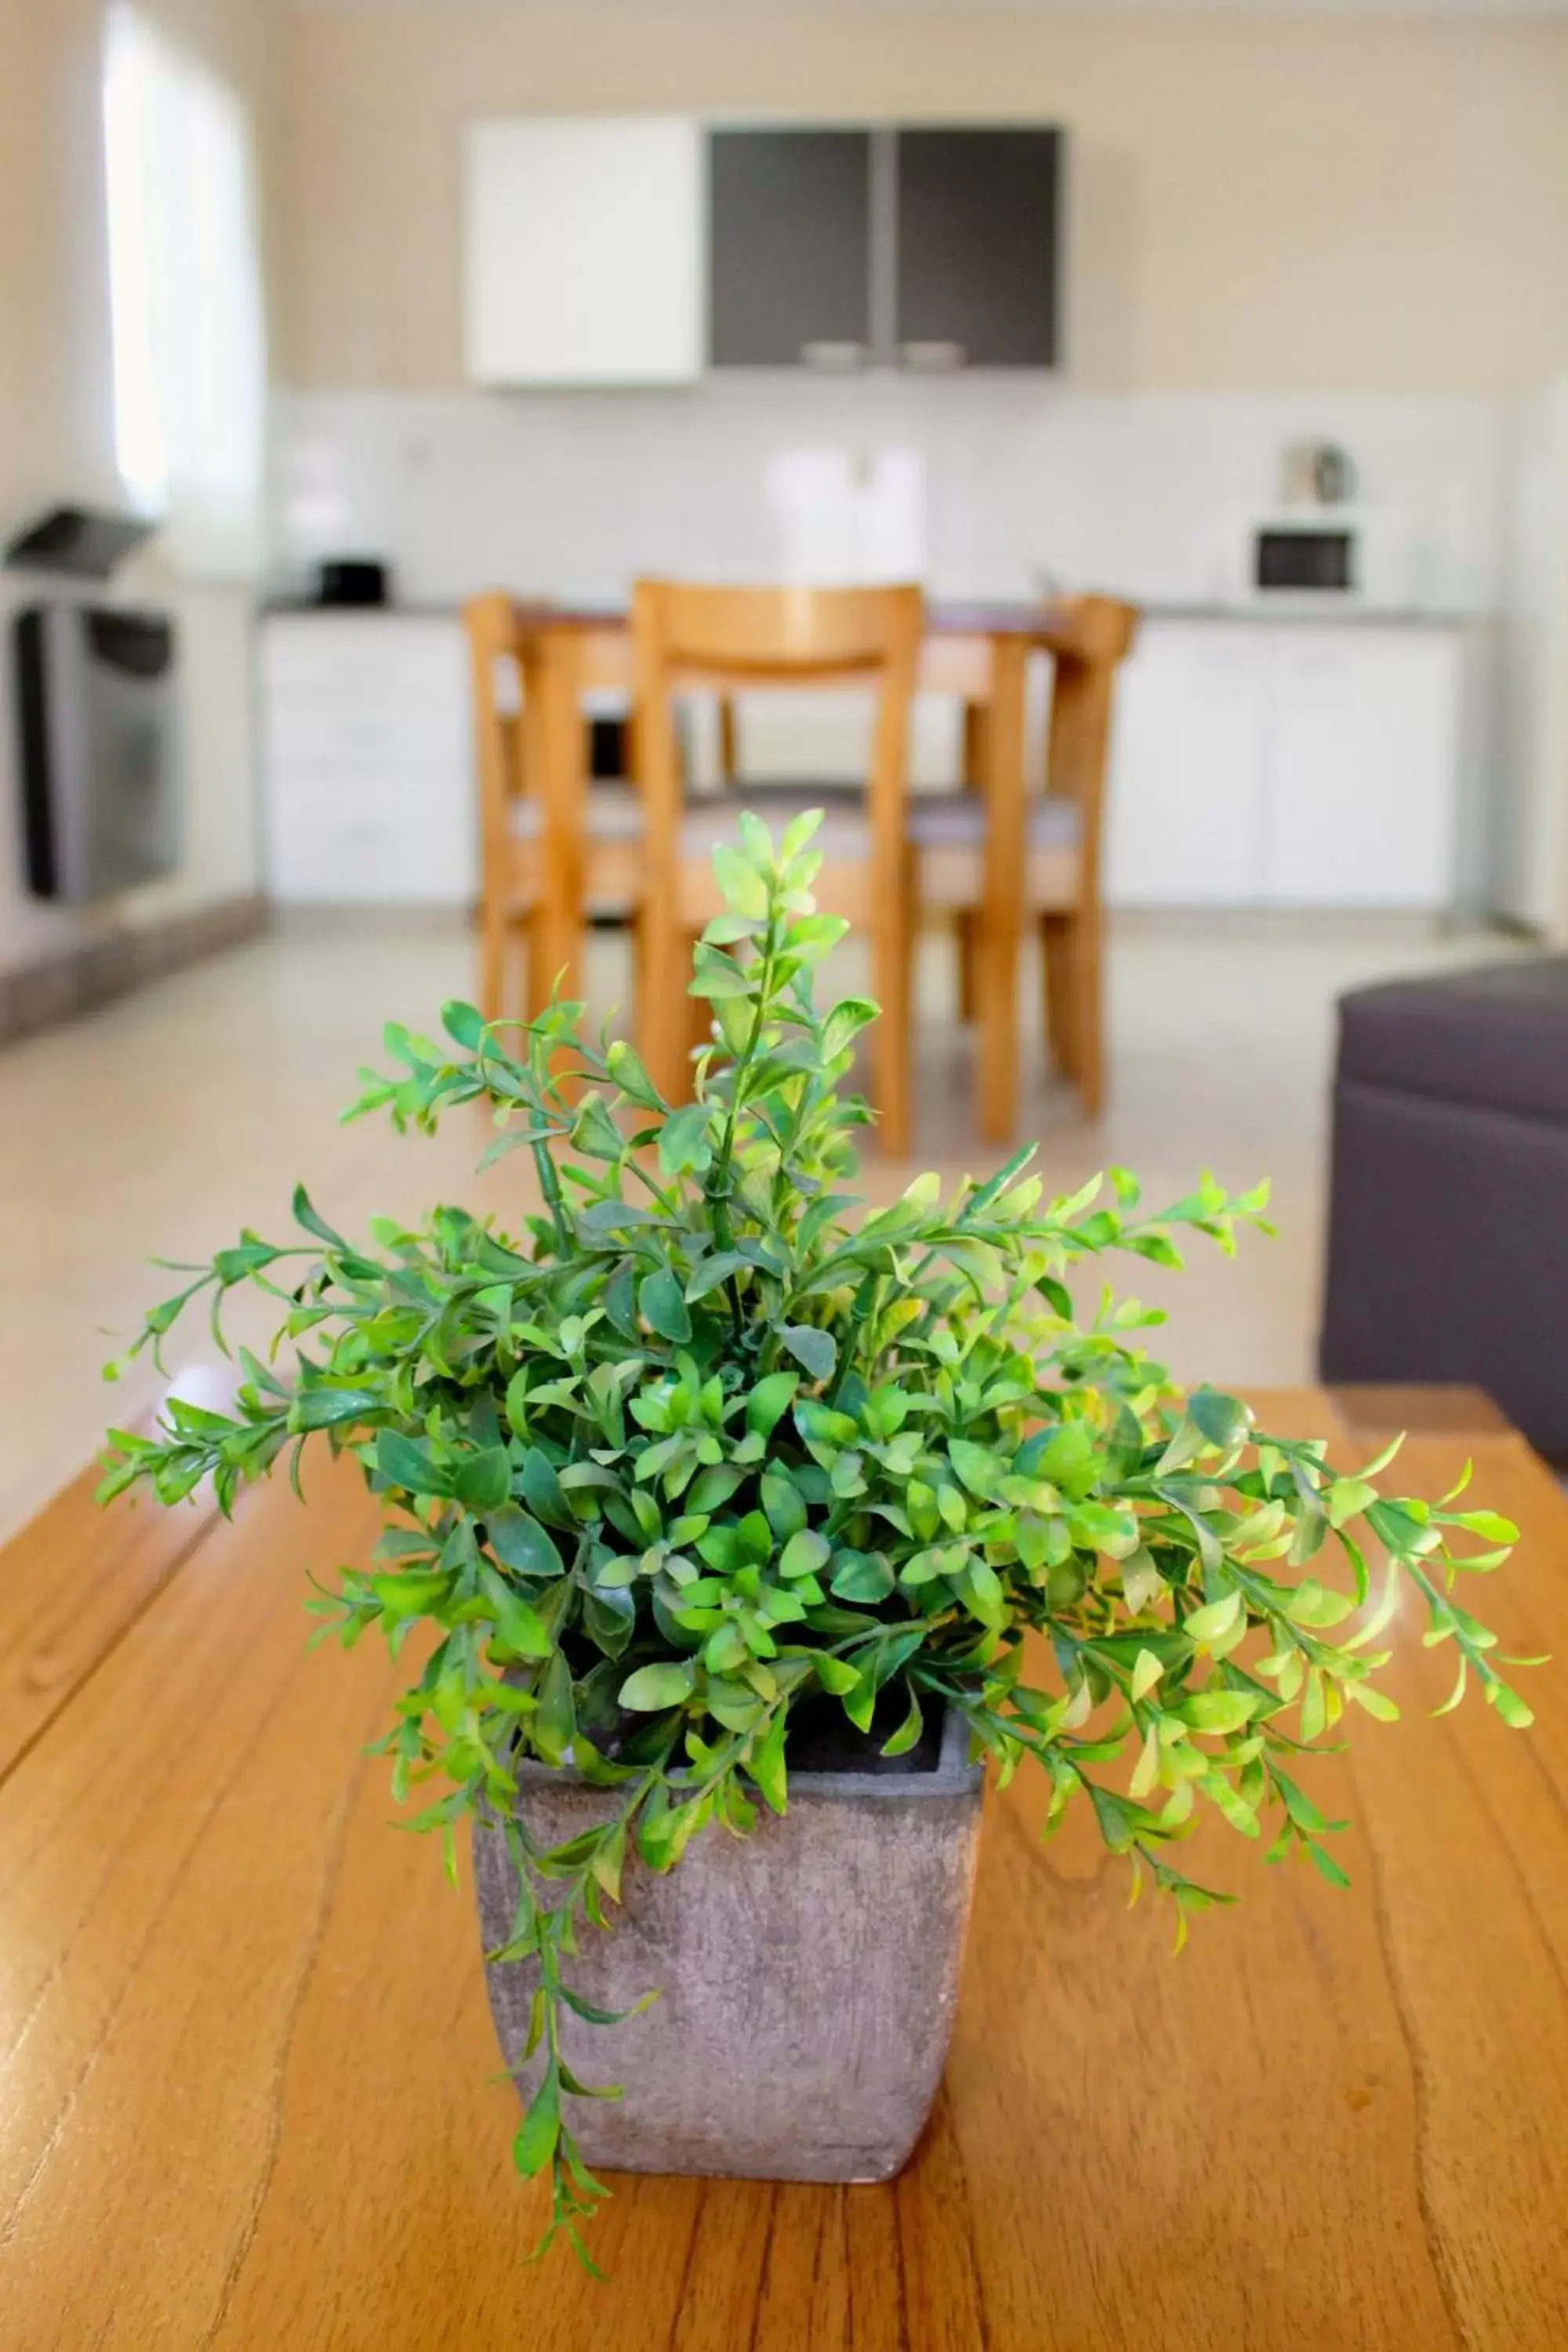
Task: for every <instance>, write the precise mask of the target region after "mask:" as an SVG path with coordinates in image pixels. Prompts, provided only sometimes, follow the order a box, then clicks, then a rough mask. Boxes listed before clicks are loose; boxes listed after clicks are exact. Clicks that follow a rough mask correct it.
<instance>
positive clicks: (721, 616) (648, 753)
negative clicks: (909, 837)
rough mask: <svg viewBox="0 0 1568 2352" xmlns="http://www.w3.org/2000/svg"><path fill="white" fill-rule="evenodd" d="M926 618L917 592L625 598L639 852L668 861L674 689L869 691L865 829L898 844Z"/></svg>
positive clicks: (643, 583)
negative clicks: (856, 682)
mask: <svg viewBox="0 0 1568 2352" xmlns="http://www.w3.org/2000/svg"><path fill="white" fill-rule="evenodd" d="M923 616H924V607H923V602H922V599H921V592H920V589H919V588H918V587H914V586H907V585H898V586H891V587H879V588H805V587H802V588H789V587H784V588H725V587H709V586H700V585H695V584H692V583H688V582H685V581H673V580H639V581H638V583H637V588H636V590H635V592H634V595H633V603H632V630H633V639H634V655H635V675H636V711H637V744H638V752H639V771H640V777H641V782H642V786H643V792H644V795H645V799H646V803H647V809H646V814H647V828H648V845H649V849H650V852H651V853H652V854H653V855H654V856H669V855H673V851H674V845H675V836H676V829H677V827H678V824H679V813H680V797H681V787H680V771H679V758H678V753H677V742H676V733H675V704H674V696H675V690H676V688H679V687H681V686H687V687H690V686H694V685H700V686H708V687H716V688H721V689H722V688H727V687H729V688H732V687H735V686H737V685H744V684H747V683H750V684H752V685H754V686H767V687H770V688H773V687H796V686H798V687H802V688H810V687H814V686H825V685H842V684H845V683H846V682H847V681H849V680H852V679H855V678H864V679H866V680H867V681H868V683H873V684H874V685H875V688H876V692H877V725H876V736H875V744H874V749H873V753H872V767H871V774H870V776H869V778H868V803H869V814H870V819H871V824H872V830H873V833H874V835H876V836H877V838H878V840H879V841H880V842H883V843H885V844H887V845H889V846H891V845H896V844H897V842H898V841H899V840H900V838H901V835H902V830H903V802H904V791H905V783H906V775H907V769H908V764H909V724H910V698H911V697H912V695H913V691H914V681H915V669H916V665H917V663H918V661H919V658H920V644H921V629H922V626H923Z"/></svg>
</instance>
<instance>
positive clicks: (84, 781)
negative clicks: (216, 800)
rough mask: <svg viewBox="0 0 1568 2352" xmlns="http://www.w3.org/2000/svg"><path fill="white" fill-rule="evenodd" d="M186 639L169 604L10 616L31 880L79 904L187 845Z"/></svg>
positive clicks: (121, 886) (156, 871)
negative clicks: (181, 657) (181, 646)
mask: <svg viewBox="0 0 1568 2352" xmlns="http://www.w3.org/2000/svg"><path fill="white" fill-rule="evenodd" d="M177 651H178V646H177V640H176V636H175V631H174V623H173V622H172V621H171V620H170V619H169V618H168V616H167V615H166V614H162V613H140V612H133V611H131V610H127V609H121V608H120V607H117V606H112V605H102V606H94V605H89V604H30V605H27V606H25V607H24V608H23V610H22V611H20V612H19V613H17V614H16V615H15V616H14V618H13V622H12V658H13V664H14V667H15V676H16V713H17V731H18V735H19V738H20V741H19V746H18V749H19V753H20V758H19V761H18V766H19V772H20V776H21V784H22V817H23V829H24V833H25V836H26V869H27V887H28V888H29V889H30V890H31V891H32V892H33V894H34V896H35V897H36V898H55V899H60V900H64V901H65V902H67V903H68V904H70V905H82V904H85V903H87V902H88V901H89V900H91V899H94V898H111V897H112V896H114V895H115V893H117V892H119V891H121V890H125V889H128V888H130V887H131V886H132V884H133V883H137V882H146V881H150V880H152V879H153V877H154V876H156V875H160V874H169V873H172V872H173V871H174V867H175V866H176V865H177V863H178V861H179V854H180V779H179V709H178V667H177V658H176V656H177Z"/></svg>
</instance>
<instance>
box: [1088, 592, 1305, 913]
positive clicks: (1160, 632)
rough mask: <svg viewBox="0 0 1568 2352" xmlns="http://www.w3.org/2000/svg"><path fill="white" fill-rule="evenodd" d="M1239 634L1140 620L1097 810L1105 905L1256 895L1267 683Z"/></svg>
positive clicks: (1219, 902) (1204, 902)
mask: <svg viewBox="0 0 1568 2352" xmlns="http://www.w3.org/2000/svg"><path fill="white" fill-rule="evenodd" d="M1247 634H1248V633H1247V632H1245V631H1241V630H1237V628H1235V627H1233V626H1231V625H1228V624H1226V623H1225V622H1223V621H1220V622H1215V623H1213V624H1212V625H1201V626H1200V625H1192V626H1188V625H1186V624H1183V625H1180V626H1164V625H1160V624H1158V623H1155V624H1152V625H1150V626H1149V627H1148V628H1147V629H1146V630H1145V632H1144V634H1143V636H1142V639H1141V641H1140V643H1139V646H1138V648H1137V650H1136V652H1135V653H1134V654H1133V655H1132V656H1131V659H1130V660H1129V661H1128V662H1127V664H1126V665H1125V667H1123V669H1122V672H1121V678H1120V680H1119V681H1118V685H1117V694H1116V716H1115V721H1114V731H1113V735H1112V745H1113V750H1112V767H1111V777H1110V799H1109V803H1108V806H1107V810H1106V824H1107V838H1106V890H1107V894H1108V896H1109V898H1110V901H1111V904H1112V905H1114V906H1118V907H1161V906H1167V907H1168V906H1182V907H1235V906H1244V905H1246V904H1247V902H1248V901H1249V900H1251V899H1252V898H1255V897H1256V896H1257V891H1258V860H1259V844H1258V822H1259V816H1260V814H1261V812H1260V809H1259V804H1258V773H1259V770H1260V767H1261V763H1262V759H1263V735H1264V723H1265V717H1266V701H1267V695H1266V685H1267V680H1266V677H1265V674H1264V670H1263V667H1262V666H1261V665H1260V664H1259V662H1258V659H1257V656H1256V648H1255V647H1253V646H1249V645H1248V644H1247Z"/></svg>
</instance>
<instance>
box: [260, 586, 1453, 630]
mask: <svg viewBox="0 0 1568 2352" xmlns="http://www.w3.org/2000/svg"><path fill="white" fill-rule="evenodd" d="M1105 593H1107V594H1110V593H1117V592H1113V591H1110V590H1107V591H1106V592H1105ZM523 601H525V602H526V601H531V600H528V599H524V600H523ZM561 601H562V603H563V604H564V605H565V606H566V607H567V608H568V609H572V608H574V607H575V606H577V605H578V604H580V603H582V602H584V601H591V602H593V603H595V604H597V603H599V602H600V601H602V600H600V599H597V598H595V599H592V600H583V599H579V598H576V597H570V598H564V599H562V600H561ZM1127 601H1128V602H1129V603H1130V604H1134V605H1136V606H1137V609H1138V612H1139V613H1140V614H1141V615H1142V618H1143V619H1144V620H1145V621H1203V622H1237V623H1241V624H1243V625H1249V626H1253V627H1256V626H1258V625H1263V624H1272V625H1274V626H1276V627H1279V626H1282V625H1284V626H1289V627H1291V628H1295V627H1296V626H1298V625H1300V623H1302V622H1305V623H1308V624H1309V625H1320V626H1329V625H1333V626H1338V627H1341V628H1384V629H1468V628H1475V627H1478V626H1479V625H1482V624H1484V623H1485V622H1487V621H1488V620H1489V619H1490V618H1492V617H1493V616H1492V615H1491V614H1487V613H1481V612H1456V611H1452V610H1447V609H1443V608H1441V607H1438V606H1436V605H1430V604H1358V603H1356V602H1355V601H1354V600H1353V599H1350V600H1342V599H1339V598H1336V597H1333V596H1328V595H1325V596H1322V597H1321V598H1316V599H1313V598H1307V597H1301V596H1289V595H1281V596H1279V597H1278V598H1275V599H1272V600H1270V599H1266V598H1262V597H1259V598H1257V599H1255V600H1253V601H1250V602H1248V603H1246V604H1240V603H1236V604H1226V603H1224V602H1221V601H1218V600H1215V599H1208V600H1205V599H1203V598H1194V601H1193V602H1192V603H1190V604H1185V603H1182V602H1179V601H1176V600H1174V599H1171V598H1166V597H1152V598H1150V599H1149V600H1147V601H1146V602H1140V601H1139V599H1138V598H1137V597H1136V596H1131V597H1129V598H1128V600H1127ZM1024 602H1026V600H1025V599H1022V598H1019V597H1002V598H993V597H988V598H973V597H967V596H966V597H962V598H960V597H948V596H943V595H941V594H936V595H933V596H932V598H931V603H932V604H935V605H938V606H951V607H954V608H959V609H968V608H969V607H971V606H974V607H976V608H977V609H978V608H981V607H986V606H990V605H1003V606H1011V607H1017V606H1019V605H1021V604H1023V603H1024ZM462 610H463V608H462V605H461V604H460V603H458V602H456V601H454V602H452V603H445V602H440V601H433V602H425V601H422V600H419V599H413V600H410V601H407V602H404V603H400V604H309V603H306V602H305V601H304V600H303V599H301V598H294V597H271V598H268V600H267V601H266V602H265V603H264V604H262V607H261V611H262V614H263V615H264V617H266V618H267V619H268V620H276V619H283V620H319V621H342V620H348V621H375V620H387V621H456V620H458V619H459V618H460V617H461V614H462Z"/></svg>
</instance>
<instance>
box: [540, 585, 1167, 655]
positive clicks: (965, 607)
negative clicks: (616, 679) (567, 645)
mask: <svg viewBox="0 0 1568 2352" xmlns="http://www.w3.org/2000/svg"><path fill="white" fill-rule="evenodd" d="M513 610H514V611H515V612H516V614H517V615H518V617H519V619H520V620H521V622H522V623H523V625H525V627H531V628H533V629H535V630H537V631H539V632H546V631H563V632H565V633H567V634H574V633H585V634H587V635H595V634H596V633H598V632H602V631H609V632H613V633H618V632H619V631H621V630H627V629H629V628H630V625H631V615H630V612H629V609H628V607H627V606H626V605H625V604H552V603H546V602H541V601H536V600H534V599H532V598H529V597H521V598H519V599H518V600H517V602H516V604H514V607H513ZM1136 618H1137V615H1136V612H1135V609H1134V608H1133V607H1132V606H1131V605H1130V604H1121V603H1119V602H1118V601H1117V600H1116V599H1114V598H1112V597H1107V596H1064V597H1054V598H1053V597H1045V598H1041V597H1037V598H1035V599H1033V600H1030V599H1028V598H1024V597H1020V598H1019V599H1018V600H1017V601H1016V602H995V601H992V602H990V603H977V602H973V601H971V602H968V603H948V602H943V601H942V600H940V599H938V600H936V601H934V602H930V603H928V604H927V605H926V608H925V630H926V635H928V636H930V637H963V638H974V639H978V640H983V641H984V642H985V643H987V644H991V643H994V642H995V641H996V640H998V639H1004V640H1005V639H1013V640H1020V641H1022V642H1023V643H1024V644H1026V645H1028V646H1039V647H1041V648H1042V649H1043V650H1045V651H1047V652H1056V653H1062V654H1066V655H1068V656H1072V655H1074V654H1079V655H1081V656H1083V657H1084V658H1085V659H1088V660H1100V661H1107V660H1109V661H1116V660H1120V658H1121V655H1122V654H1123V653H1124V652H1125V651H1126V650H1127V644H1128V642H1129V641H1130V638H1131V631H1132V627H1133V625H1134V624H1135V622H1136Z"/></svg>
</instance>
